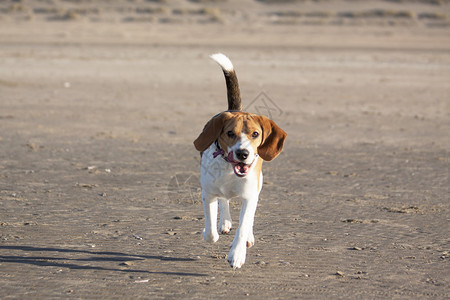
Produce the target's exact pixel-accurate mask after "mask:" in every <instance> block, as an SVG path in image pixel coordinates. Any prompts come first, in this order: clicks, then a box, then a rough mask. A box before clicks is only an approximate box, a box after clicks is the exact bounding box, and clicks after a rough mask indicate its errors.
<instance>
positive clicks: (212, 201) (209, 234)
mask: <svg viewBox="0 0 450 300" xmlns="http://www.w3.org/2000/svg"><path fill="white" fill-rule="evenodd" d="M202 202H203V210H204V212H205V229H203V238H204V239H205V241H207V242H210V243H215V242H217V240H218V239H219V233H217V209H218V204H217V197H212V196H210V195H208V194H206V193H204V192H202Z"/></svg>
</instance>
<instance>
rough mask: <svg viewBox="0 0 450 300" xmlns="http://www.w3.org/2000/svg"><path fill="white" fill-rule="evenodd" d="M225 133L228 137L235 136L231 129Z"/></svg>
mask: <svg viewBox="0 0 450 300" xmlns="http://www.w3.org/2000/svg"><path fill="white" fill-rule="evenodd" d="M227 135H228V137H229V138H234V137H235V136H236V135H235V134H234V132H233V131H231V130H230V131H228V132H227Z"/></svg>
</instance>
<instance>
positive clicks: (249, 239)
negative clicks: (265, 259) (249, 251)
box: [247, 232, 255, 248]
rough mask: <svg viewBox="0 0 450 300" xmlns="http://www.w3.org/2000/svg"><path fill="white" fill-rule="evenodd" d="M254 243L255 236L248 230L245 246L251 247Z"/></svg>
mask: <svg viewBox="0 0 450 300" xmlns="http://www.w3.org/2000/svg"><path fill="white" fill-rule="evenodd" d="M254 244H255V236H254V235H253V232H250V234H249V236H248V239H247V248H251V247H252V246H253V245H254Z"/></svg>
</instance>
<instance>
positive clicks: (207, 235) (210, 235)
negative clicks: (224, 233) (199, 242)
mask: <svg viewBox="0 0 450 300" xmlns="http://www.w3.org/2000/svg"><path fill="white" fill-rule="evenodd" d="M203 239H204V240H205V241H207V242H208V243H215V242H217V241H218V240H219V234H218V233H217V232H206V229H203Z"/></svg>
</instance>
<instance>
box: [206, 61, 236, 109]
mask: <svg viewBox="0 0 450 300" xmlns="http://www.w3.org/2000/svg"><path fill="white" fill-rule="evenodd" d="M211 58H212V59H213V60H214V61H215V62H216V63H218V64H219V66H220V67H221V68H222V70H223V74H224V75H225V82H226V84H227V97H228V110H237V111H242V102H241V92H240V91H239V82H238V79H237V76H236V72H235V71H234V67H233V64H232V63H231V60H230V59H229V58H228V57H226V56H225V55H224V54H222V53H216V54H213V55H211Z"/></svg>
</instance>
